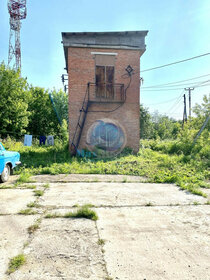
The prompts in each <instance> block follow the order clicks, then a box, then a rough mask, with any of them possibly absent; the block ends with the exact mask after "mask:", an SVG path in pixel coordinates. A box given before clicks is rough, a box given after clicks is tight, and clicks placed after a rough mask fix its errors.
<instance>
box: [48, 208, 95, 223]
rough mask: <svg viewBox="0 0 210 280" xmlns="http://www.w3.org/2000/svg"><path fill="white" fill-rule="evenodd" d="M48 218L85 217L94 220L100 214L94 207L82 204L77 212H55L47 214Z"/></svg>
mask: <svg viewBox="0 0 210 280" xmlns="http://www.w3.org/2000/svg"><path fill="white" fill-rule="evenodd" d="M45 218H47V219H53V218H85V219H90V220H93V221H96V220H98V215H97V214H96V212H95V211H94V210H92V209H90V208H89V207H88V206H87V205H83V206H80V207H79V208H78V209H77V210H76V211H75V212H68V213H66V214H64V215H61V214H58V213H53V214H47V215H46V216H45Z"/></svg>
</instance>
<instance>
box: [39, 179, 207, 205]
mask: <svg viewBox="0 0 210 280" xmlns="http://www.w3.org/2000/svg"><path fill="white" fill-rule="evenodd" d="M206 201H207V200H206V199H205V198H203V197H199V196H195V195H193V194H190V193H187V192H185V191H181V190H179V188H178V187H177V186H175V185H172V184H149V183H107V182H98V183H95V182H93V183H85V182H81V183H68V184H62V183H55V184H53V183H51V184H50V189H47V190H46V192H45V195H44V197H43V201H42V202H41V204H42V205H44V206H55V207H62V206H69V207H72V206H73V205H75V204H80V205H83V204H93V205H95V206H102V205H103V206H135V205H145V204H148V203H152V204H154V205H170V204H189V203H194V202H197V203H205V202H206Z"/></svg>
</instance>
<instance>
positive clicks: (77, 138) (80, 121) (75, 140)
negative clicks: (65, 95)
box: [71, 86, 90, 155]
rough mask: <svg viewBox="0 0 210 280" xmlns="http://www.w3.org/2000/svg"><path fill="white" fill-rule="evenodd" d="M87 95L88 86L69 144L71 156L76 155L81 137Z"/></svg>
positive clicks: (86, 108) (87, 104)
mask: <svg viewBox="0 0 210 280" xmlns="http://www.w3.org/2000/svg"><path fill="white" fill-rule="evenodd" d="M89 105H90V104H89V93H88V86H87V89H86V93H85V97H84V100H83V103H82V108H81V109H80V115H79V118H78V122H77V126H76V129H75V132H74V136H73V139H72V143H71V153H72V155H76V153H77V149H78V147H79V142H80V138H81V135H82V130H83V127H84V124H85V120H86V116H87V112H88V107H89Z"/></svg>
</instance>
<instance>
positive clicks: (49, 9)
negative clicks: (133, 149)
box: [0, 0, 210, 118]
mask: <svg viewBox="0 0 210 280" xmlns="http://www.w3.org/2000/svg"><path fill="white" fill-rule="evenodd" d="M0 26H1V32H0V62H1V61H3V60H4V61H5V62H6V63H7V60H8V42H9V14H8V10H7V1H6V0H1V2H0ZM125 30H126V31H127V30H128V31H129V30H148V31H149V33H148V35H147V37H146V45H147V50H146V52H145V53H144V54H143V56H142V58H141V70H144V69H148V68H151V67H155V66H159V65H164V64H168V63H170V62H175V61H178V60H182V59H186V58H190V57H194V56H198V55H200V54H204V53H209V52H210V1H209V0H202V1H201V0H185V1H183V0H173V1H168V0H167V1H166V0H162V1H157V0H144V1H143V0H130V1H127V0H112V1H111V0H106V1H104V0H101V1H96V0H77V1H72V0H62V1H59V0H44V1H41V0H27V18H26V19H25V20H23V21H22V29H21V49H22V76H23V77H27V79H28V82H29V83H32V84H33V85H34V86H41V87H45V88H49V89H53V87H55V88H57V89H58V88H61V87H62V83H61V78H60V76H61V74H62V73H65V71H64V67H65V61H64V54H63V47H62V44H61V40H62V39H61V32H65V31H66V32H74V31H75V32H82V31H125ZM207 74H210V55H207V56H204V57H201V58H198V59H194V60H191V61H188V62H185V63H180V64H176V65H173V66H170V67H165V68H161V69H157V70H152V71H148V72H142V73H141V77H143V79H144V84H143V86H142V89H141V103H143V105H144V106H145V107H148V108H149V110H150V111H151V112H154V111H155V110H158V111H159V112H160V113H163V114H164V113H165V114H167V115H168V116H170V117H174V118H182V115H183V98H182V97H181V96H182V95H183V90H182V88H185V87H188V86H193V85H194V84H200V85H203V86H202V87H197V88H196V89H195V90H194V91H192V105H194V104H195V103H196V102H197V103H201V101H202V96H203V95H204V94H209V93H210V82H209V83H208V82H206V81H208V80H210V75H209V76H206V77H202V78H200V79H195V80H191V81H186V82H183V83H180V86H174V87H173V88H170V90H162V89H161V88H157V87H155V88H144V87H149V86H153V85H159V84H166V83H171V82H177V81H182V80H187V79H191V78H194V77H198V76H203V75H207ZM203 82H206V83H203ZM193 83H194V84H193ZM201 83H203V84H201ZM208 84H209V86H206V85H208ZM176 88H178V89H176ZM164 89H169V88H164ZM171 89H173V90H171ZM186 93H187V92H186Z"/></svg>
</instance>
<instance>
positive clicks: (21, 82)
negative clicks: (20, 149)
mask: <svg viewBox="0 0 210 280" xmlns="http://www.w3.org/2000/svg"><path fill="white" fill-rule="evenodd" d="M28 100H29V95H28V85H27V81H26V79H24V78H21V77H20V73H19V72H16V71H15V70H11V69H10V68H8V67H6V66H5V64H4V63H1V64H0V135H2V136H3V137H4V136H6V135H7V134H11V135H12V136H16V137H18V136H21V135H22V134H23V133H25V132H26V128H27V125H28V117H29V115H30V112H29V111H28Z"/></svg>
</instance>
